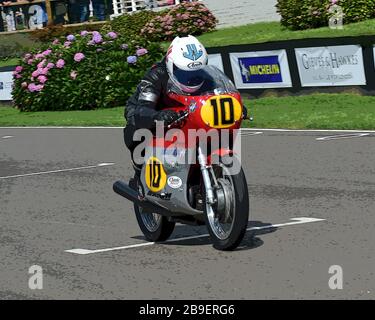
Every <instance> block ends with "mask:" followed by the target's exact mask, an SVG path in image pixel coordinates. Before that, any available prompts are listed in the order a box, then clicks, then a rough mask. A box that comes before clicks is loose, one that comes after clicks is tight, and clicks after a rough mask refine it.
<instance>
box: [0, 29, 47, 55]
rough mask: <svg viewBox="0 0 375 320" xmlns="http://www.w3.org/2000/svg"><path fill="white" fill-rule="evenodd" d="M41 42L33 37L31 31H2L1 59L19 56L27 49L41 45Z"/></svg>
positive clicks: (0, 37) (0, 41)
mask: <svg viewBox="0 0 375 320" xmlns="http://www.w3.org/2000/svg"><path fill="white" fill-rule="evenodd" d="M40 44H41V43H40V42H39V41H38V40H34V39H32V38H31V37H30V34H29V33H14V34H1V33H0V60H6V59H9V58H19V57H21V56H22V55H23V54H24V53H25V52H26V51H29V50H32V49H33V48H37V47H39V46H40Z"/></svg>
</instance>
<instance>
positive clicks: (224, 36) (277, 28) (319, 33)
mask: <svg viewBox="0 0 375 320" xmlns="http://www.w3.org/2000/svg"><path fill="white" fill-rule="evenodd" d="M374 34H375V19H372V20H366V21H362V22H358V23H352V24H347V25H344V28H343V29H342V30H339V29H338V30H333V29H330V28H329V27H324V28H318V29H309V30H303V31H291V30H288V29H286V28H284V27H282V26H281V25H280V23H279V22H260V23H254V24H248V25H244V26H239V27H232V28H225V29H220V30H217V31H214V32H210V33H207V34H204V35H202V36H200V37H199V39H200V40H201V41H202V43H203V44H204V45H205V46H207V47H220V46H227V45H236V44H251V43H261V42H268V41H278V40H291V39H306V38H326V37H344V36H361V35H374Z"/></svg>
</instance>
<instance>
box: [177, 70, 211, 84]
mask: <svg viewBox="0 0 375 320" xmlns="http://www.w3.org/2000/svg"><path fill="white" fill-rule="evenodd" d="M173 76H174V77H175V79H176V80H177V81H178V82H179V83H181V84H182V85H183V86H186V87H191V88H194V87H198V86H201V85H202V84H203V82H204V81H205V79H206V78H207V74H206V72H205V70H204V68H203V69H199V70H191V71H185V70H181V69H179V68H178V67H176V66H175V65H174V66H173Z"/></svg>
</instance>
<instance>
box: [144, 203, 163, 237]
mask: <svg viewBox="0 0 375 320" xmlns="http://www.w3.org/2000/svg"><path fill="white" fill-rule="evenodd" d="M140 216H141V219H142V222H143V224H144V226H145V227H146V228H147V230H148V231H150V232H155V231H157V230H158V228H159V227H160V224H161V218H162V217H161V215H160V214H157V213H149V212H143V210H142V208H140Z"/></svg>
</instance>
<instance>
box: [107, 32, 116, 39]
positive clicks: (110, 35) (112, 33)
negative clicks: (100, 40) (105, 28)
mask: <svg viewBox="0 0 375 320" xmlns="http://www.w3.org/2000/svg"><path fill="white" fill-rule="evenodd" d="M107 36H108V37H110V38H111V39H116V38H117V33H116V32H113V31H111V32H108V33H107Z"/></svg>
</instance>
